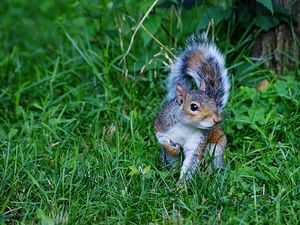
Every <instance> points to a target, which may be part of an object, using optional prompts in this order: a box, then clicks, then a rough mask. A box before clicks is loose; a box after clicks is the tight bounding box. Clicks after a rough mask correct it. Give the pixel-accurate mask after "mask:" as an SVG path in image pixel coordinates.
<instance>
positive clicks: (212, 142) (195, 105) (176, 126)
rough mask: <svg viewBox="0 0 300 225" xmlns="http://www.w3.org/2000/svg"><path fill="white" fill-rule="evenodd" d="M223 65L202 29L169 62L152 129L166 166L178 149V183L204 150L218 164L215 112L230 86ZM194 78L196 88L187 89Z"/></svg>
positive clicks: (221, 146) (221, 148) (222, 139)
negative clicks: (164, 92)
mask: <svg viewBox="0 0 300 225" xmlns="http://www.w3.org/2000/svg"><path fill="white" fill-rule="evenodd" d="M224 64H225V63H224V56H223V55H222V54H221V52H220V51H219V50H218V48H217V47H216V45H215V44H214V43H212V42H211V41H210V40H208V38H207V35H206V34H205V33H203V34H200V35H193V36H192V37H190V38H189V39H188V41H187V44H186V46H185V48H184V49H183V50H182V52H181V54H179V55H178V56H177V57H176V59H175V62H174V64H173V65H172V67H171V72H170V74H169V76H168V93H167V96H166V103H165V105H164V106H163V107H162V109H161V110H160V112H159V113H158V115H157V117H156V119H155V122H154V129H155V135H156V138H157V140H158V142H159V143H160V145H161V151H160V158H161V160H162V163H163V164H164V165H165V166H166V168H167V169H171V168H174V167H175V166H177V165H178V162H179V159H180V156H179V154H180V152H181V150H183V153H184V160H183V163H182V167H181V171H180V178H179V182H180V183H181V181H182V180H183V179H186V180H189V179H190V178H191V176H192V174H194V173H195V172H196V170H197V169H198V167H199V165H200V164H201V162H202V157H203V154H207V151H205V150H206V149H208V153H209V154H210V155H211V157H212V159H213V160H212V162H213V167H214V168H223V167H224V160H223V157H224V153H225V150H226V144H227V139H226V136H225V134H224V132H223V130H222V128H221V124H220V123H221V116H220V114H221V112H222V110H223V109H224V107H225V105H226V104H227V102H228V96H229V89H230V83H229V78H228V75H227V69H226V68H225V65H224ZM194 83H195V85H196V86H197V88H196V89H194V90H193V88H192V85H193V84H194Z"/></svg>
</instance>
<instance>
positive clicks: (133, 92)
mask: <svg viewBox="0 0 300 225" xmlns="http://www.w3.org/2000/svg"><path fill="white" fill-rule="evenodd" d="M38 2H39V1H33V2H32V3H31V4H28V3H26V1H21V0H14V1H4V3H3V6H4V8H2V11H1V9H0V12H1V15H4V16H3V19H2V18H1V21H0V28H1V33H0V42H1V43H2V44H3V46H4V47H2V48H1V49H0V59H1V61H0V79H1V80H0V81H1V82H0V180H1V181H0V224H117V223H120V224H124V223H125V224H147V223H150V222H152V223H155V224H194V223H197V224H201V223H205V224H206V223H208V224H224V223H225V224H254V223H255V224H256V223H258V224H275V223H276V224H299V223H300V151H299V148H300V144H299V143H300V136H299V135H300V128H299V127H300V103H299V99H300V91H299V90H300V84H299V73H298V74H297V73H295V72H294V71H291V72H290V74H283V75H277V74H274V73H273V72H271V71H268V70H266V69H263V67H262V66H261V65H260V63H257V62H252V61H251V60H250V59H249V58H248V55H249V51H250V50H249V49H250V46H251V43H253V42H251V41H253V39H250V41H249V40H248V39H249V38H246V37H247V33H245V35H243V36H241V38H240V40H239V41H238V43H239V44H237V45H235V44H233V43H231V42H230V41H229V40H230V32H231V31H228V33H227V34H226V35H227V38H223V39H222V40H223V41H222V40H220V39H219V40H218V41H219V44H220V46H221V47H222V49H226V52H227V58H228V60H227V65H228V67H229V68H230V73H231V74H232V85H233V88H232V91H231V96H230V101H229V105H228V107H227V109H226V112H225V113H224V117H225V118H226V119H225V121H224V124H223V125H224V126H223V127H224V129H225V131H226V134H227V136H228V148H227V153H226V165H227V167H226V170H225V171H222V172H214V173H207V172H205V170H204V169H203V171H202V173H201V174H199V175H197V176H195V177H194V180H192V181H191V183H190V184H189V185H188V187H187V188H186V189H184V190H182V191H176V181H177V179H178V175H179V174H178V172H179V170H177V171H172V172H167V171H165V170H164V169H163V168H162V167H161V166H160V164H159V158H158V154H159V151H158V145H157V142H156V140H155V137H154V134H153V128H152V123H153V120H154V118H155V115H156V112H157V111H158V109H159V107H160V105H161V104H162V99H163V96H164V90H165V84H164V80H165V77H166V75H167V69H166V68H165V67H164V66H163V63H162V61H165V62H167V59H166V58H165V57H164V55H165V54H164V53H163V52H161V53H162V54H161V55H158V56H154V53H157V52H159V51H160V50H159V46H158V44H157V43H155V42H153V41H152V42H151V43H150V44H148V45H147V47H144V46H143V41H142V40H141V36H137V37H136V39H135V42H134V43H135V45H134V48H133V49H132V51H131V53H130V54H129V56H128V57H127V60H126V62H125V63H122V64H119V61H120V59H121V56H122V52H124V51H125V50H126V47H127V46H128V44H129V40H130V37H131V34H132V30H130V29H129V28H130V27H132V26H134V23H132V22H131V21H129V22H128V21H125V22H122V21H123V20H122V19H121V16H122V15H123V14H122V13H124V12H123V11H122V9H123V8H122V7H123V6H118V7H120V8H118V9H117V10H116V11H114V12H112V13H111V14H109V12H106V11H105V10H104V9H106V8H105V7H106V4H107V3H108V2H106V1H103V3H102V4H101V3H96V2H85V1H82V2H81V1H79V2H77V3H72V2H71V1H63V2H64V3H63V4H62V3H51V1H49V2H48V1H43V2H42V3H39V4H38ZM148 5H149V3H148ZM4 12H5V14H4ZM170 13H172V12H170ZM107 15H110V16H112V17H107ZM125 15H126V13H125ZM172 15H173V14H172ZM174 15H175V14H174ZM99 18H100V19H99ZM134 18H140V17H134ZM174 18H175V16H174ZM174 18H173V19H174ZM176 19H178V18H176ZM174 20H175V19H174ZM120 21H121V22H120ZM109 22H110V23H109ZM171 25H172V23H171V22H170V27H171ZM118 27H121V30H122V29H123V31H122V32H121V33H118ZM173 29H175V28H174V27H173V28H172V29H169V30H170V32H171V31H172V32H174V34H175V33H176V32H178V33H179V34H180V32H179V31H176V30H173ZM216 32H217V33H218V34H219V35H220V36H221V30H220V31H219V32H218V31H216ZM246 32H248V31H246ZM179 34H177V36H178V37H176V38H177V39H176V40H177V41H178V42H182V41H183V40H184V39H185V38H186V36H185V35H182V36H180V35H179ZM143 35H144V34H143ZM160 35H162V37H160V40H162V41H163V43H164V44H166V45H168V46H169V47H170V48H173V47H174V46H175V45H176V44H174V43H173V42H172V40H169V39H167V38H166V39H164V34H160ZM177 41H176V43H177ZM121 42H122V45H123V46H124V47H120V46H121V44H120V43H121ZM172 43H173V45H172ZM122 48H123V50H122ZM242 50H243V51H242ZM150 60H152V63H149V61H150ZM144 65H145V69H144V71H143V72H141V73H140V69H141V68H142V66H144ZM265 78H267V79H268V80H269V81H270V83H271V84H270V86H269V87H268V89H266V90H264V91H263V92H262V93H258V92H257V91H256V89H255V87H256V86H257V84H258V81H259V80H262V79H265ZM149 166H150V170H149ZM130 172H131V175H129V174H130Z"/></svg>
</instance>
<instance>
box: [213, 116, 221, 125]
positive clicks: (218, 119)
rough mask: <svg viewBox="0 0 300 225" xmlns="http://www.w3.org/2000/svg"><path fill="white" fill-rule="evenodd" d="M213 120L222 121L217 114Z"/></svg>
mask: <svg viewBox="0 0 300 225" xmlns="http://www.w3.org/2000/svg"><path fill="white" fill-rule="evenodd" d="M213 120H214V122H215V123H220V122H221V118H220V117H219V116H216V115H215V116H214V118H213Z"/></svg>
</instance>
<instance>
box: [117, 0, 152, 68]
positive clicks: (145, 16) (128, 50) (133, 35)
mask: <svg viewBox="0 0 300 225" xmlns="http://www.w3.org/2000/svg"><path fill="white" fill-rule="evenodd" d="M157 2H158V0H155V1H154V2H153V4H152V5H151V6H150V8H149V9H148V11H147V12H146V14H145V15H144V16H143V18H142V19H141V21H140V22H139V24H138V25H137V27H136V28H135V30H134V32H133V34H132V36H131V40H130V44H129V46H128V49H127V51H126V52H125V54H124V55H123V57H122V59H121V61H120V63H119V64H121V63H122V62H123V61H124V59H125V57H126V56H127V55H128V53H129V52H130V49H131V47H132V44H133V41H134V38H135V35H136V33H137V31H138V30H139V29H140V27H141V26H142V25H143V23H144V20H145V19H146V18H147V16H148V15H149V13H150V12H151V11H152V9H153V8H154V6H155V5H156V4H157Z"/></svg>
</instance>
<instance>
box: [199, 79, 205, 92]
mask: <svg viewBox="0 0 300 225" xmlns="http://www.w3.org/2000/svg"><path fill="white" fill-rule="evenodd" d="M205 89H206V84H205V81H204V80H203V79H202V80H201V81H200V85H199V90H200V91H203V92H205Z"/></svg>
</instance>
